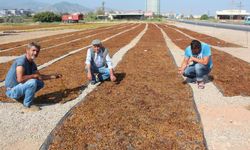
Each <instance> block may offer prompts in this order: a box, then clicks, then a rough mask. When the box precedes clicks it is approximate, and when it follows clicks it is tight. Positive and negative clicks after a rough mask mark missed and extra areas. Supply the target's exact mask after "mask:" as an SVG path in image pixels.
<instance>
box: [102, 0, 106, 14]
mask: <svg viewBox="0 0 250 150" xmlns="http://www.w3.org/2000/svg"><path fill="white" fill-rule="evenodd" d="M102 11H103V13H105V2H104V1H102Z"/></svg>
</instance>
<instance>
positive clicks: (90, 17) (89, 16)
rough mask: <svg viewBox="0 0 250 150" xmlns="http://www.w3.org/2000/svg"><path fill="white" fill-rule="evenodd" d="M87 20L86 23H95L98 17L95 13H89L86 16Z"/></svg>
mask: <svg viewBox="0 0 250 150" xmlns="http://www.w3.org/2000/svg"><path fill="white" fill-rule="evenodd" d="M85 20H86V21H95V20H97V15H96V13H94V12H89V13H88V14H87V15H86V18H85Z"/></svg>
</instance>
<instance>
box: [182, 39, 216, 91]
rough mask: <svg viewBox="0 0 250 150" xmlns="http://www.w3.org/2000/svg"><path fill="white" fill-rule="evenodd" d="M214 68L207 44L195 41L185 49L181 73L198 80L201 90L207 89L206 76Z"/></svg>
mask: <svg viewBox="0 0 250 150" xmlns="http://www.w3.org/2000/svg"><path fill="white" fill-rule="evenodd" d="M212 66H213V63H212V58H211V48H210V46H209V45H208V44H206V43H201V42H199V41H197V40H193V41H192V42H191V44H190V46H188V47H187V48H186V49H185V56H184V59H183V61H182V64H181V67H180V68H179V73H180V74H182V75H183V76H185V77H188V78H191V79H196V81H197V85H198V88H199V89H203V88H205V83H204V76H207V75H208V74H209V72H210V71H211V69H212Z"/></svg>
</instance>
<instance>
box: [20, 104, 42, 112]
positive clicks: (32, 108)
mask: <svg viewBox="0 0 250 150" xmlns="http://www.w3.org/2000/svg"><path fill="white" fill-rule="evenodd" d="M39 110H41V108H40V107H38V106H35V105H31V106H30V107H26V106H24V111H25V112H35V111H39Z"/></svg>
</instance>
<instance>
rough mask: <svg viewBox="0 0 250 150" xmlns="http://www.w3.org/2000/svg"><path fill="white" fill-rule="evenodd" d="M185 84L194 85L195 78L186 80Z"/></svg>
mask: <svg viewBox="0 0 250 150" xmlns="http://www.w3.org/2000/svg"><path fill="white" fill-rule="evenodd" d="M186 82H187V83H196V78H188V77H187V78H186Z"/></svg>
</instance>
